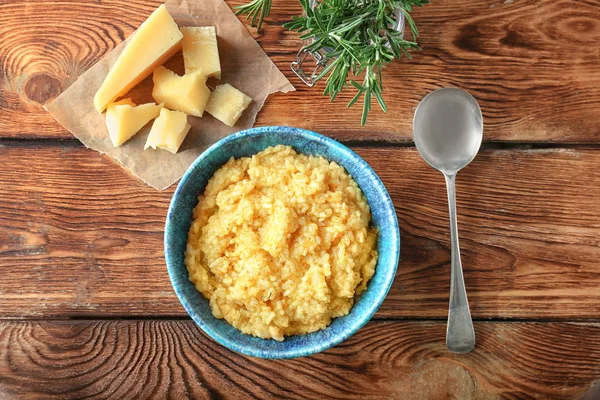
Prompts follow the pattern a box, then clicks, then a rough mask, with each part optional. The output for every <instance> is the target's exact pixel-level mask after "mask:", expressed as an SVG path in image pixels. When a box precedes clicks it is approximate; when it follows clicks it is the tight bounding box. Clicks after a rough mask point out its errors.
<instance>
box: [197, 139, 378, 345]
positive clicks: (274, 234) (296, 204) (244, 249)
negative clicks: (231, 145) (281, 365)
mask: <svg viewBox="0 0 600 400" xmlns="http://www.w3.org/2000/svg"><path fill="white" fill-rule="evenodd" d="M193 219H194V221H193V223H192V225H191V227H190V231H189V233H188V243H187V248H186V251H185V264H186V267H187V269H188V273H189V279H190V280H191V281H192V282H193V283H194V285H195V287H196V289H198V291H200V292H201V293H202V294H203V295H204V296H205V297H206V298H207V299H209V300H210V307H211V309H212V312H213V314H214V315H215V317H217V318H224V319H225V320H226V321H227V322H229V323H230V324H231V325H233V326H234V327H236V328H237V329H239V330H240V331H242V332H243V333H246V334H250V335H254V336H258V337H261V338H265V339H268V338H273V339H276V340H283V338H284V336H289V335H296V334H304V333H310V332H315V331H317V330H319V329H322V328H324V327H326V326H327V325H329V324H330V323H331V320H332V318H336V317H340V316H343V315H346V314H348V312H349V311H350V308H351V307H352V305H353V303H354V296H355V295H357V294H360V293H362V292H363V291H364V290H365V289H366V287H367V283H368V281H369V279H371V277H372V276H373V273H374V272H375V265H376V263H377V251H376V242H377V233H376V231H375V229H373V228H372V227H371V226H370V221H371V213H370V210H369V206H368V204H367V201H366V200H365V198H364V196H363V194H362V192H361V190H360V189H359V187H358V185H357V184H356V182H355V181H354V180H353V179H352V177H351V176H350V175H349V174H348V173H347V172H346V171H345V170H344V168H342V167H341V166H339V165H337V164H336V163H334V162H331V163H330V162H329V161H327V160H326V159H325V158H323V157H313V156H306V155H303V154H298V153H296V152H295V151H294V150H293V149H292V148H291V147H289V146H276V147H270V148H268V149H266V150H264V151H262V152H260V153H258V154H256V155H254V156H252V157H244V158H240V159H237V160H235V159H233V158H232V159H230V160H229V161H228V162H227V164H225V165H224V166H223V167H221V168H220V169H219V170H218V171H217V172H216V173H215V174H214V175H213V177H212V178H211V179H210V181H209V182H208V185H207V186H206V190H205V192H204V194H203V195H202V196H200V198H199V203H198V205H197V206H196V208H195V209H194V215H193Z"/></svg>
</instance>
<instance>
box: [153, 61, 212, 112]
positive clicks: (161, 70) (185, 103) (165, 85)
mask: <svg viewBox="0 0 600 400" xmlns="http://www.w3.org/2000/svg"><path fill="white" fill-rule="evenodd" d="M152 80H153V81H154V88H153V89H152V97H153V98H154V100H155V101H156V102H157V103H165V107H167V108H169V109H171V110H176V111H181V112H184V113H186V114H188V115H193V116H195V117H201V116H202V114H203V113H204V107H206V102H207V101H208V96H210V90H209V89H208V87H207V86H206V75H204V74H203V73H202V71H195V72H192V73H190V74H185V75H183V76H179V75H177V74H176V73H174V72H173V71H171V70H169V69H167V68H165V67H162V66H161V67H158V68H156V69H155V70H154V75H153V77H152Z"/></svg>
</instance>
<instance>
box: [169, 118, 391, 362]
mask: <svg viewBox="0 0 600 400" xmlns="http://www.w3.org/2000/svg"><path fill="white" fill-rule="evenodd" d="M282 130H286V131H288V132H290V133H292V134H294V135H298V136H301V137H303V138H305V139H308V140H317V141H320V142H324V143H325V144H326V145H327V146H328V147H333V148H335V149H336V150H337V151H339V152H341V153H343V157H344V158H348V159H349V160H350V162H353V163H357V164H359V165H360V166H361V167H362V169H363V170H364V171H366V172H367V174H368V177H369V179H370V180H371V181H372V182H373V183H374V187H375V188H376V189H377V191H378V192H379V194H380V195H381V199H382V204H384V205H385V208H386V209H387V210H388V211H390V212H389V214H390V216H391V219H392V224H393V228H394V229H393V232H392V233H391V234H392V235H393V238H392V240H391V243H392V248H391V249H390V252H391V253H393V254H392V263H393V266H392V268H390V269H389V271H388V273H387V276H385V277H384V282H385V285H383V286H380V288H379V289H378V292H377V295H376V297H375V299H374V301H372V302H371V303H370V304H369V305H368V307H367V309H366V310H365V311H364V312H363V313H361V314H360V315H358V316H356V317H355V318H354V319H353V320H352V323H351V324H350V325H349V326H348V327H347V328H345V329H344V330H343V331H342V332H341V333H340V334H338V335H335V336H333V337H331V338H329V339H328V340H325V341H321V342H318V343H310V344H309V345H307V346H306V347H302V348H300V349H299V348H293V349H282V350H280V351H273V350H260V349H254V348H251V347H247V346H245V345H239V344H238V343H237V342H236V341H235V340H232V339H230V338H229V337H227V336H224V335H222V334H221V333H220V332H219V331H218V330H216V329H213V328H212V327H211V326H209V325H208V324H206V323H204V322H203V318H201V317H200V316H199V315H198V313H196V311H195V310H194V308H193V307H192V305H191V304H189V303H188V301H187V299H186V298H185V295H184V294H183V292H182V291H181V290H179V289H178V288H177V286H176V283H175V273H176V271H175V270H176V269H177V268H178V267H177V266H176V265H175V263H174V261H173V257H172V255H171V252H170V250H169V246H168V239H167V238H169V237H171V236H172V235H173V231H172V226H171V224H170V221H171V220H172V215H173V214H174V212H175V208H176V202H177V200H178V197H179V194H180V192H181V191H182V189H183V187H184V186H185V184H186V183H187V181H188V180H189V178H190V176H192V174H193V173H194V172H195V171H196V170H197V169H198V166H199V165H201V164H202V163H203V162H204V161H205V160H206V159H207V158H208V157H209V156H210V155H211V154H212V153H214V152H215V151H216V150H217V149H218V148H219V147H221V146H222V145H224V144H226V143H229V142H232V141H236V140H239V139H241V138H254V137H259V136H262V135H265V134H269V133H273V132H280V131H282ZM292 147H293V146H292ZM219 168H220V167H219ZM359 187H360V185H359ZM361 190H362V188H361ZM164 254H165V262H166V266H167V272H168V274H169V279H170V281H171V285H172V286H173V290H174V291H175V294H176V295H177V298H178V299H179V301H180V302H181V304H182V305H183V307H184V309H185V311H186V312H187V313H188V315H189V316H190V317H191V318H192V320H193V321H194V322H195V323H196V325H198V327H200V328H201V329H202V330H203V331H204V332H205V333H206V334H207V335H208V336H209V337H210V338H211V339H213V340H215V341H216V342H217V343H218V344H220V345H223V346H225V347H227V348H229V349H230V350H233V351H236V352H238V353H242V354H245V355H248V356H253V357H258V358H268V359H282V358H296V357H304V356H309V355H312V354H316V353H320V352H322V351H325V350H327V349H329V348H331V347H333V346H335V345H337V344H339V343H341V342H343V341H345V340H346V339H348V338H349V337H350V336H352V335H354V334H355V333H356V332H357V331H358V330H359V329H360V328H362V327H363V326H364V325H365V324H366V323H367V322H369V321H370V320H371V318H372V317H373V315H374V314H375V313H376V312H377V310H378V309H379V307H380V306H381V304H382V303H383V301H384V300H385V298H386V297H387V294H388V293H389V291H390V288H391V286H392V284H393V282H394V279H395V276H396V272H397V269H398V264H399V261H400V228H399V224H398V217H397V215H396V210H395V208H394V204H393V202H392V199H391V197H390V195H389V193H388V191H387V189H386V187H385V185H384V184H383V182H382V181H381V179H380V178H379V176H378V175H377V174H376V173H375V171H374V170H373V168H371V166H370V165H369V164H368V163H367V162H366V161H365V160H363V159H362V157H360V156H359V155H358V154H356V153H355V152H354V151H352V150H351V149H350V148H348V147H346V146H345V145H343V144H341V143H340V142H338V141H336V140H334V139H332V138H329V137H327V136H324V135H321V134H319V133H316V132H313V131H310V130H306V129H302V128H295V127H289V126H263V127H255V128H250V129H246V130H243V131H240V132H237V133H234V134H232V135H229V136H227V137H225V138H223V139H221V140H219V141H218V142H216V143H214V144H213V145H211V146H210V147H209V148H207V149H206V150H205V151H204V152H202V154H200V155H199V156H198V157H197V158H196V159H195V160H194V162H193V163H192V164H191V165H190V166H189V168H188V169H187V170H186V172H185V173H184V175H183V176H182V178H181V180H180V181H179V183H178V185H177V188H176V189H175V192H174V193H173V196H172V197H171V201H170V203H169V208H168V211H167V216H166V222H165V232H164ZM367 290H368V289H367ZM265 340H268V339H265ZM282 343H285V340H284V342H282Z"/></svg>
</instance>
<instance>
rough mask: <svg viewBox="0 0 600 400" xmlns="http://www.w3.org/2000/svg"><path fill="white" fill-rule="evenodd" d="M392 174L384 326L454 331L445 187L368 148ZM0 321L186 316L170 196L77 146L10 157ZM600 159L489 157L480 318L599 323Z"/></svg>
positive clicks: (483, 188) (477, 227)
mask: <svg viewBox="0 0 600 400" xmlns="http://www.w3.org/2000/svg"><path fill="white" fill-rule="evenodd" d="M356 150H357V151H358V152H359V154H361V155H362V156H363V157H364V158H365V159H366V160H367V161H368V162H369V163H370V164H371V165H372V166H373V168H374V169H375V171H376V172H377V173H378V174H379V175H380V177H381V178H382V180H383V182H384V183H385V185H386V186H387V188H388V190H389V192H390V194H391V196H392V199H393V201H394V204H395V206H396V211H397V214H398V218H399V221H400V226H401V233H402V249H401V258H402V261H401V263H400V266H399V271H398V274H397V277H396V280H395V283H394V285H393V287H392V290H391V292H390V294H389V295H388V298H387V299H386V301H385V302H384V304H383V306H382V307H381V309H380V311H379V313H378V317H385V318H404V317H410V318H445V316H446V314H447V301H448V293H449V260H450V252H449V241H448V237H449V228H448V217H447V215H448V212H447V204H446V194H445V187H444V182H443V178H442V176H441V174H439V173H437V172H436V171H434V170H432V169H431V168H429V167H428V166H427V165H426V164H425V162H423V161H422V160H420V158H419V155H418V154H417V152H416V150H415V149H414V148H357V149H356ZM0 159H2V163H0V271H2V279H0V297H1V299H2V301H0V315H1V316H3V317H5V318H7V317H14V318H21V317H32V316H40V317H55V316H64V315H70V316H97V315H100V316H144V317H146V316H158V315H163V316H164V315H166V316H183V315H185V313H184V310H183V308H182V307H181V306H180V304H179V302H178V301H177V298H176V297H175V295H174V293H173V291H172V288H171V285H170V282H169V279H168V276H167V272H166V268H165V266H164V259H163V243H162V239H163V236H162V235H163V226H164V218H165V215H166V209H167V206H168V202H169V199H170V196H171V193H172V190H173V189H171V190H168V191H166V192H162V193H159V192H156V191H155V190H153V189H151V188H149V187H147V186H145V185H143V184H141V183H140V182H138V181H136V180H135V179H134V178H132V177H131V176H130V175H129V174H128V173H127V172H126V171H125V170H123V169H122V168H121V167H119V166H118V165H117V164H116V163H114V162H112V161H111V160H110V159H109V158H107V157H103V156H99V155H98V154H97V153H95V152H93V151H91V150H87V149H84V148H83V147H81V146H78V145H76V144H75V143H72V142H71V143H65V144H64V145H62V146H60V147H57V146H49V145H43V144H36V143H33V144H31V143H30V144H27V143H26V144H25V145H24V144H22V143H14V144H13V145H10V146H5V147H0ZM598 165H600V152H598V151H594V150H511V151H509V150H485V151H482V154H480V156H478V158H477V159H476V160H475V161H474V162H473V164H471V165H470V166H469V167H467V168H466V169H465V170H464V171H461V173H460V174H459V176H458V180H457V182H458V213H459V229H460V238H461V248H462V255H463V265H464V269H465V280H466V284H467V288H468V290H469V299H470V302H471V309H472V312H473V316H474V317H475V318H528V319H529V318H530V319H538V318H541V319H544V318H552V319H582V320H585V319H588V320H589V319H592V320H597V318H598V315H600V267H599V264H598V259H600V246H599V239H598V238H599V237H600V202H599V201H598V199H599V198H600V174H598V173H597V170H596V167H597V166H598Z"/></svg>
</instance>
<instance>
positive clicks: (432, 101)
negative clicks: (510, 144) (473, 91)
mask: <svg viewBox="0 0 600 400" xmlns="http://www.w3.org/2000/svg"><path fill="white" fill-rule="evenodd" d="M413 126H414V134H415V135H414V139H415V145H416V146H417V149H418V150H419V153H420V154H421V156H422V157H423V158H424V159H425V161H426V162H427V163H428V164H429V165H431V166H432V167H433V168H435V169H437V170H439V171H441V172H443V173H445V174H448V175H451V174H453V173H454V174H455V173H456V172H458V171H459V170H461V169H462V168H464V167H466V166H467V165H468V164H469V163H470V162H471V161H473V159H474V158H475V156H476V155H477V152H478V151H479V147H480V146H481V141H482V139H483V117H482V115H481V109H480V108H479V105H478V104H477V100H475V98H474V97H473V96H471V95H470V94H469V93H467V92H465V91H463V90H460V89H454V88H446V89H439V90H436V91H434V92H431V93H429V94H428V95H427V96H425V98H424V99H423V100H421V103H419V106H418V107H417V110H416V111H415V118H414V121H413Z"/></svg>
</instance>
